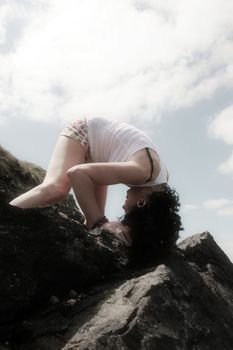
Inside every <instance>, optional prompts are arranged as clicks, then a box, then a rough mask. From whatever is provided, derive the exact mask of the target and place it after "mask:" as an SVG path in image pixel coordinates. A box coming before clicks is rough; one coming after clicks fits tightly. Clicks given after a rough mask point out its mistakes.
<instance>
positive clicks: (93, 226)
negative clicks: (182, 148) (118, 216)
mask: <svg viewBox="0 0 233 350" xmlns="http://www.w3.org/2000/svg"><path fill="white" fill-rule="evenodd" d="M106 222H109V220H108V218H107V217H106V216H103V217H102V218H100V219H99V220H97V221H96V222H95V223H94V225H92V226H91V228H90V230H93V229H94V228H96V227H101V226H102V225H103V224H105V223H106Z"/></svg>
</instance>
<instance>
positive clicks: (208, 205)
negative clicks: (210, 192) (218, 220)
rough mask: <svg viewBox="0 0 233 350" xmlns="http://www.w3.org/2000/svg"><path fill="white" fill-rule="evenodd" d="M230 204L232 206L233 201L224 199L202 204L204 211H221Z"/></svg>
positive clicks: (207, 201) (210, 200)
mask: <svg viewBox="0 0 233 350" xmlns="http://www.w3.org/2000/svg"><path fill="white" fill-rule="evenodd" d="M231 204H233V200H230V199H226V198H220V199H208V200H206V201H205V202H204V204H203V207H204V208H205V209H210V210H212V209H213V210H215V209H221V208H223V207H226V206H228V205H231Z"/></svg>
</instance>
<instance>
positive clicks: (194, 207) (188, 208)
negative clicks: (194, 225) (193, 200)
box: [180, 204, 198, 213]
mask: <svg viewBox="0 0 233 350" xmlns="http://www.w3.org/2000/svg"><path fill="white" fill-rule="evenodd" d="M197 209H198V205H196V204H183V205H182V206H181V209H180V212H182V213H187V212H189V211H193V210H197Z"/></svg>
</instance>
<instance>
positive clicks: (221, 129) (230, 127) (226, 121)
mask: <svg viewBox="0 0 233 350" xmlns="http://www.w3.org/2000/svg"><path fill="white" fill-rule="evenodd" d="M208 133H209V136H210V137H213V138H216V139H220V140H222V141H223V142H225V143H227V144H229V145H233V105H232V106H230V107H227V108H225V109H224V110H222V111H221V112H220V113H219V114H218V115H217V116H215V117H214V118H212V120H211V121H210V122H209V126H208Z"/></svg>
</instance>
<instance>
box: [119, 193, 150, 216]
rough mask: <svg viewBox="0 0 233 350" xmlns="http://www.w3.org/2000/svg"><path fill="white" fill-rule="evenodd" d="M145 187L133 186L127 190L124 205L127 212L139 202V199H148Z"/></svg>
mask: <svg viewBox="0 0 233 350" xmlns="http://www.w3.org/2000/svg"><path fill="white" fill-rule="evenodd" d="M144 192H145V191H144V188H143V187H131V188H130V189H129V190H128V191H127V192H126V199H125V203H124V205H123V206H122V208H123V209H124V211H125V212H128V211H129V210H130V209H131V208H132V207H133V206H135V205H136V204H137V202H138V201H139V200H143V199H144V200H146V196H145V193H144Z"/></svg>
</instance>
